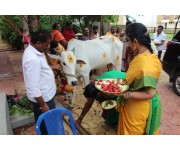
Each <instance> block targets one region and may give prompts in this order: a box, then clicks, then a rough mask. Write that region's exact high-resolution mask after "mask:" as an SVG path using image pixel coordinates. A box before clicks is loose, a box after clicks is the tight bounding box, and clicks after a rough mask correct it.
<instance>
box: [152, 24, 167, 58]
mask: <svg viewBox="0 0 180 150" xmlns="http://www.w3.org/2000/svg"><path fill="white" fill-rule="evenodd" d="M165 39H166V34H165V33H164V32H163V26H161V25H159V26H158V29H157V32H156V33H154V34H153V36H152V41H153V42H154V44H155V45H156V49H157V51H158V58H159V59H160V60H161V54H162V49H163V44H164V41H165Z"/></svg>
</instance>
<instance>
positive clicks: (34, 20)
mask: <svg viewBox="0 0 180 150" xmlns="http://www.w3.org/2000/svg"><path fill="white" fill-rule="evenodd" d="M28 19H29V22H28V24H29V31H30V32H35V31H37V30H38V28H39V20H40V16H37V15H30V16H29V17H28Z"/></svg>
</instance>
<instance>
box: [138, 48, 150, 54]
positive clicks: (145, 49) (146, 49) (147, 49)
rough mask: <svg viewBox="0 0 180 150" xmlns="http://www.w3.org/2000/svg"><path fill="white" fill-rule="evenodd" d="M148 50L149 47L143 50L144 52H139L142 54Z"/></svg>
mask: <svg viewBox="0 0 180 150" xmlns="http://www.w3.org/2000/svg"><path fill="white" fill-rule="evenodd" d="M146 50H148V49H145V50H143V51H142V52H140V53H138V54H142V53H144V52H145V51H146Z"/></svg>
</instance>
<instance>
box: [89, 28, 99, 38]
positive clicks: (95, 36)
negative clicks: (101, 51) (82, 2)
mask: <svg viewBox="0 0 180 150" xmlns="http://www.w3.org/2000/svg"><path fill="white" fill-rule="evenodd" d="M98 30H99V27H98V26H97V25H94V26H93V32H92V34H91V40H93V39H97V38H99V33H98Z"/></svg>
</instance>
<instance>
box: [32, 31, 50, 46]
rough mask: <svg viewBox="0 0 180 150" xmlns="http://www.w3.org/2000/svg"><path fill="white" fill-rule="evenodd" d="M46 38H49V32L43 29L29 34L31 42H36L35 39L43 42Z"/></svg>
mask: <svg viewBox="0 0 180 150" xmlns="http://www.w3.org/2000/svg"><path fill="white" fill-rule="evenodd" d="M48 39H51V34H50V33H49V32H48V31H47V30H43V29H40V30H38V31H36V32H33V33H32V35H31V42H32V43H36V42H37V41H39V42H41V43H45V42H46V41H47V40H48Z"/></svg>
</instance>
